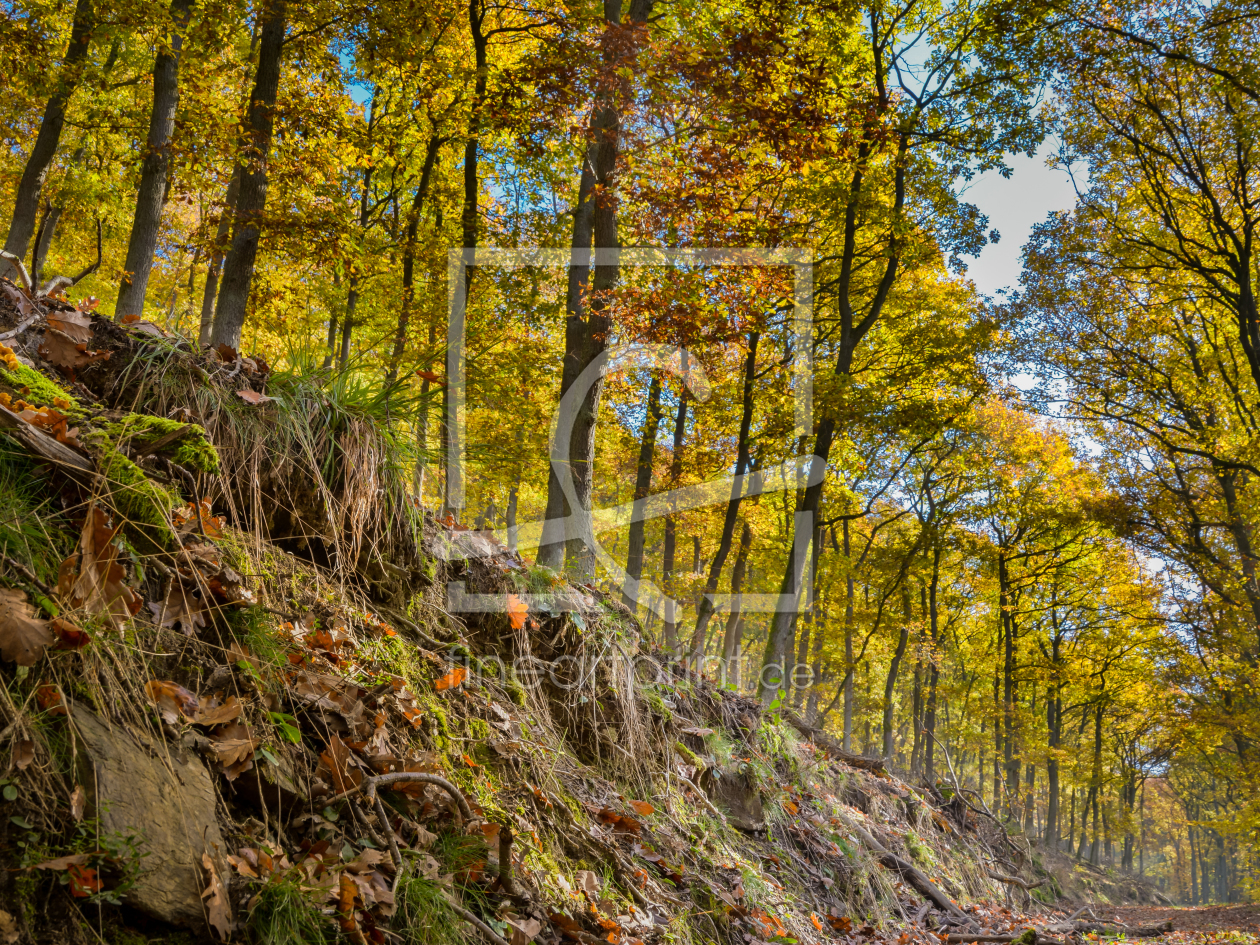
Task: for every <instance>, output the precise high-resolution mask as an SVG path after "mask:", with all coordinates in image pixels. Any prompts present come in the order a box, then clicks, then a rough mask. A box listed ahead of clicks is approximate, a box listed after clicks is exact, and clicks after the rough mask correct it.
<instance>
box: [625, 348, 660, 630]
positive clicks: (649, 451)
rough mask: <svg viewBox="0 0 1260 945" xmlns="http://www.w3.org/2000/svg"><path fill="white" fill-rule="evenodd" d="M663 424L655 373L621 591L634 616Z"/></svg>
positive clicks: (636, 607)
mask: <svg viewBox="0 0 1260 945" xmlns="http://www.w3.org/2000/svg"><path fill="white" fill-rule="evenodd" d="M660 423H661V378H660V376H659V375H658V374H655V373H653V375H652V381H651V383H650V384H649V385H648V399H647V412H646V414H645V415H644V417H643V435H642V437H641V439H640V440H639V461H638V463H637V464H636V466H635V471H634V515H633V517H632V519H631V521H630V537H629V541H628V543H627V544H628V547H627V549H626V584H625V586H624V587H623V588H622V589H621V602H622V603H623V604H625V605H626V606H627V607H629V608H630V612H631V613H632V614H637V613H638V612H639V581H640V580H642V578H643V542H644V528H645V526H646V525H647V522H645V521H644V520H643V513H644V508H645V506H646V505H647V497H648V493H649V492H651V491H652V466H653V463H654V461H655V458H656V431H657V428H658V427H659V426H660Z"/></svg>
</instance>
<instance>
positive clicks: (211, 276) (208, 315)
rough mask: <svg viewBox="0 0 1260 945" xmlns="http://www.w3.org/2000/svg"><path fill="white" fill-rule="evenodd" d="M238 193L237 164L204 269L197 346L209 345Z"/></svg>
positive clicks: (238, 173) (239, 167) (229, 181)
mask: <svg viewBox="0 0 1260 945" xmlns="http://www.w3.org/2000/svg"><path fill="white" fill-rule="evenodd" d="M240 191H241V166H240V165H239V164H238V165H236V167H234V168H232V176H231V178H230V179H229V180H228V186H227V194H226V195H225V196H224V198H223V213H222V214H221V215H220V216H219V226H218V229H217V231H216V233H215V236H214V248H213V249H212V250H211V251H210V264H209V266H207V268H206V284H205V287H204V288H203V289H202V291H201V330H200V331H199V332H198V333H197V344H199V345H201V346H202V347H204V346H205V345H208V344H209V343H210V335H211V334H212V333H213V331H214V303H215V301H216V297H217V295H218V292H219V274H220V272H221V270H222V269H223V258H224V255H225V250H226V249H227V246H228V238H229V237H230V236H231V234H232V218H233V217H234V216H235V215H236V200H237V197H238V196H239V195H240Z"/></svg>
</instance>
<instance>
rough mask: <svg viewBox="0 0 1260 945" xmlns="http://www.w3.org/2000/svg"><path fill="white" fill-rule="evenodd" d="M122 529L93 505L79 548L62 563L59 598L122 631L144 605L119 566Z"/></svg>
mask: <svg viewBox="0 0 1260 945" xmlns="http://www.w3.org/2000/svg"><path fill="white" fill-rule="evenodd" d="M120 530H121V526H119V528H114V529H111V528H110V527H109V520H108V519H107V518H106V516H105V513H104V512H102V511H101V510H100V508H98V507H97V506H95V505H92V506H89V508H88V512H87V516H86V518H85V520H84V523H83V532H82V533H81V534H80V536H79V545H78V549H77V550H76V551H75V553H74V554H72V555H71V556H70V557H69V558H67V559H66V560H65V561H63V562H61V571H60V573H59V574H58V576H57V596H58V597H60V598H62V600H64V601H65V602H66V603H68V604H69V605H70V606H71V607H82V608H84V609H86V610H88V611H89V612H91V613H94V614H105V615H106V616H107V617H108V619H109V620H110V622H111V623H112V624H113V625H114V626H115V627H116V628H119V629H121V627H122V624H123V622H124V621H126V620H129V619H130V618H131V616H132V615H133V614H135V613H136V612H137V611H138V610H139V609H140V607H141V604H142V602H141V599H140V596H139V595H138V594H136V593H135V591H133V590H132V589H131V588H130V587H128V586H127V585H126V583H125V582H126V578H127V573H126V572H125V571H124V570H123V567H122V565H121V564H119V563H118V555H119V548H118V545H117V544H116V543H115V541H114V538H115V536H116V535H117V534H118V532H119V531H120Z"/></svg>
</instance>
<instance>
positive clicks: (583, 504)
mask: <svg viewBox="0 0 1260 945" xmlns="http://www.w3.org/2000/svg"><path fill="white" fill-rule="evenodd" d="M652 6H653V0H630V9H629V14H628V16H627V18H626V20H627V22H626V24H624V25H623V24H622V17H621V0H604V19H605V29H604V34H603V37H602V38H601V40H600V43H601V57H602V60H603V64H604V67H605V74H606V76H608V77H609V78H607V79H606V80H605V82H604V84H603V85H602V86H601V88H600V90H599V91H598V92H597V94H596V101H595V107H594V109H593V110H592V112H591V124H590V136H589V137H590V147H589V148H588V149H587V158H586V161H585V163H584V165H583V169H582V180H581V183H580V185H579V191H578V205H577V208H576V210H575V212H574V218H573V250H574V264H573V265H572V266H570V268H569V291H568V296H567V301H566V309H567V317H566V319H565V343H564V347H565V353H564V366H563V371H562V373H561V378H560V398H561V400H562V402H564V401H565V395H566V394H568V393H569V391H570V390H571V389H572V388H573V386H574V385H575V384H576V383H577V381H578V379H579V378H580V377H581V376H582V375H583V374H584V373H585V372H586V370H587V369H588V368H590V367H591V366H592V365H593V364H594V363H595V362H596V360H597V359H598V358H599V357H600V356H601V355H603V354H604V352H605V351H606V350H607V347H608V335H609V332H610V331H611V329H612V322H611V320H610V318H609V317H608V314H607V306H608V299H607V296H608V293H609V292H610V291H611V289H612V288H613V286H614V285H615V284H616V282H617V277H618V274H619V271H620V266H619V264H617V263H615V262H614V263H607V264H604V265H597V266H596V267H595V273H594V278H593V279H592V280H591V290H592V291H591V299H590V304H589V305H587V304H586V300H585V299H584V295H585V288H586V283H587V279H588V276H589V274H590V266H589V264H582V263H581V262H579V257H581V258H587V253H588V252H589V251H590V248H591V246H592V243H593V245H594V246H595V247H596V248H597V249H604V250H615V249H617V248H618V245H619V241H618V238H617V181H616V172H617V161H618V153H619V149H620V144H621V108H622V106H623V103H624V102H625V101H627V100H628V99H629V98H630V96H631V94H632V89H631V88H630V81H631V80H630V78H629V76H631V75H633V72H634V68H635V60H636V58H637V54H638V48H639V41H640V40H641V39H642V38H643V37H644V36H646V29H647V20H648V16H649V15H650V14H651V12H652ZM626 27H629V30H627V29H626ZM627 37H630V38H631V40H632V41H630V42H627V41H626V40H627ZM613 77H615V78H613ZM602 389H603V371H602V370H601V371H599V372H598V373H597V375H596V377H595V378H594V379H593V382H592V383H591V384H590V385H589V386H588V387H586V389H585V390H584V391H583V392H582V393H581V396H580V397H577V398H576V400H575V401H574V400H573V399H572V398H571V399H570V401H569V402H566V405H565V408H564V409H562V410H560V411H559V412H558V413H557V417H556V419H557V423H558V425H559V426H560V428H561V429H564V430H567V431H569V449H568V452H567V455H564V456H552V458H551V470H550V474H549V476H548V480H547V513H546V521H547V522H548V523H554V522H557V521H558V520H560V519H564V520H565V528H564V530H563V535H561V534H559V533H558V532H557V529H556V526H555V525H551V527H547V526H544V529H543V543H542V545H541V547H539V549H538V559H537V560H538V563H539V564H543V565H546V566H547V567H550V568H554V569H557V570H559V568H560V567H561V565H562V561H563V560H564V559H565V558H566V557H567V559H568V562H569V567H570V569H571V570H572V571H573V572H574V574H575V576H576V577H577V578H579V579H583V578H585V579H589V578H590V577H591V576H592V575H593V574H594V566H595V561H594V550H593V549H591V548H589V547H587V546H586V540H585V539H586V536H587V535H588V534H589V532H590V493H591V473H592V468H593V465H594V451H595V420H596V416H597V414H598V411H599V398H600V393H601V391H602ZM561 475H563V476H566V477H569V478H570V481H571V483H572V486H573V492H574V495H575V497H576V500H577V507H576V508H569V502H568V500H567V499H566V498H565V496H564V492H563V490H562V488H561V480H560V478H559V477H560V476H561ZM578 516H580V517H581V518H580V521H579V520H575V519H576V518H577V517H578Z"/></svg>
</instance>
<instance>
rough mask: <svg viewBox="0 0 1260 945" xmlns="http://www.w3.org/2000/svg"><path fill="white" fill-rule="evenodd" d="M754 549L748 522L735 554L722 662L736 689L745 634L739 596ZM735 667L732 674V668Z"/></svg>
mask: <svg viewBox="0 0 1260 945" xmlns="http://www.w3.org/2000/svg"><path fill="white" fill-rule="evenodd" d="M751 548H752V529H751V528H750V527H749V525H748V522H747V521H745V522H744V527H743V529H742V530H741V531H740V533H739V548H738V550H737V551H736V552H735V564H734V565H733V566H732V567H731V595H732V596H733V597H734V598H735V600H734V602H733V603H732V604H731V613H730V616H728V617H727V618H726V637H725V639H724V640H723V641H722V661H723V664H724V665H725V667H726V673H727V676H728V677H730V678H731V681H732V683H733V684H734V686H735V689H737V690H738V689H739V687H740V672H739V668H740V663H741V661H742V657H741V654H740V643H741V637H742V636H743V632H744V618H743V616H742V614H741V611H742V608H741V607H740V603H739V595H740V594H742V593H743V591H744V569H745V568H746V567H747V565H748V552H749V550H750V549H751ZM732 665H733V666H734V672H733V673H732V671H731V667H732Z"/></svg>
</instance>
